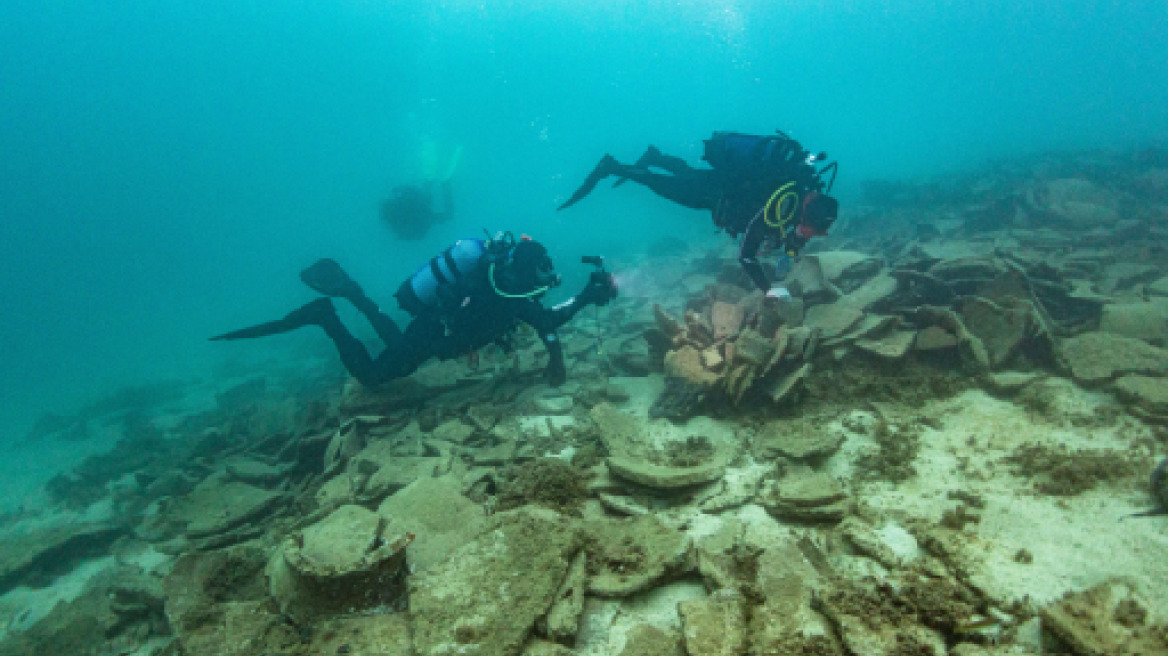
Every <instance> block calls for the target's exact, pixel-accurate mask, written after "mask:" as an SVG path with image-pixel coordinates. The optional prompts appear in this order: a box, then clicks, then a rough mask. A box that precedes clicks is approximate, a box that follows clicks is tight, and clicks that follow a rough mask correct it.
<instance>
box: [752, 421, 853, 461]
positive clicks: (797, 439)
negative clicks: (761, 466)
mask: <svg viewBox="0 0 1168 656" xmlns="http://www.w3.org/2000/svg"><path fill="white" fill-rule="evenodd" d="M843 443H844V433H843V432H842V431H838V430H830V429H828V428H826V427H822V426H820V425H819V424H816V423H807V422H791V421H770V422H768V423H767V424H766V425H765V426H764V427H763V428H762V430H760V431H759V434H758V436H757V437H756V438H755V447H756V449H758V451H757V453H758V455H759V456H760V457H762V458H765V459H767V460H773V459H774V458H776V457H784V458H793V459H795V460H817V459H820V458H825V457H827V456H830V455H831V454H833V453H835V452H836V451H839V448H840V447H841V446H842V445H843Z"/></svg>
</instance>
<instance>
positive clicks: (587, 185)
mask: <svg viewBox="0 0 1168 656" xmlns="http://www.w3.org/2000/svg"><path fill="white" fill-rule="evenodd" d="M620 168H622V167H621V165H620V163H619V162H617V161H616V158H615V157H613V156H612V155H605V156H604V157H602V158H601V160H600V163H599V164H597V165H596V168H594V169H592V173H589V174H588V177H587V178H585V179H584V184H582V185H580V188H579V189H577V190H576V193H574V194H572V197H571V198H569V199H568V201H567V202H566V203H564V204H563V205H560V206H559V207H558V208H557V211H559V210H565V209H568V208H569V207H571V206H573V205H575V204H576V203H579V202H580V201H582V200H584V197H585V196H587V195H588V194H590V193H592V190H593V189H595V188H596V185H598V184H600V181H601V180H603V179H605V178H607V177H608V176H610V175H613V174H615V173H616V172H617V171H618V170H619V169H620Z"/></svg>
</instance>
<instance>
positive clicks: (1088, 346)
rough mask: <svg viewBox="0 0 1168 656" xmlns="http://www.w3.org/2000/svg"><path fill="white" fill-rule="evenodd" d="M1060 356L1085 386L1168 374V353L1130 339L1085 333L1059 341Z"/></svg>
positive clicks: (1058, 351)
mask: <svg viewBox="0 0 1168 656" xmlns="http://www.w3.org/2000/svg"><path fill="white" fill-rule="evenodd" d="M1057 353H1058V356H1059V357H1060V359H1061V360H1062V362H1064V363H1065V364H1066V366H1067V368H1068V369H1069V370H1070V372H1071V376H1073V377H1074V379H1075V380H1077V381H1078V382H1080V383H1083V384H1085V385H1091V384H1100V383H1104V382H1107V381H1108V380H1111V379H1113V378H1115V377H1117V376H1121V375H1124V374H1142V375H1152V376H1156V375H1165V374H1168V351H1166V350H1164V349H1160V348H1156V347H1155V346H1152V345H1150V344H1148V343H1146V342H1144V341H1142V340H1138V339H1132V338H1130V337H1120V336H1118V335H1111V334H1108V333H1100V332H1090V333H1083V334H1082V335H1077V336H1075V337H1070V338H1068V339H1063V340H1059V342H1058V349H1057Z"/></svg>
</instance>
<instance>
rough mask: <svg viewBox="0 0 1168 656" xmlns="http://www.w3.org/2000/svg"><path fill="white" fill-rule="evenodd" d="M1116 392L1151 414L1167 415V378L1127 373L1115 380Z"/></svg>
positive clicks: (1128, 401)
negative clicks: (1127, 374)
mask: <svg viewBox="0 0 1168 656" xmlns="http://www.w3.org/2000/svg"><path fill="white" fill-rule="evenodd" d="M1113 389H1114V390H1115V392H1116V394H1118V395H1119V397H1120V398H1121V399H1123V400H1124V401H1126V402H1127V403H1131V404H1133V405H1136V406H1138V407H1139V408H1141V409H1142V410H1144V411H1145V412H1148V413H1151V414H1153V415H1168V379H1164V378H1154V377H1151V376H1140V375H1135V374H1132V375H1129V376H1123V377H1121V378H1120V379H1119V380H1117V381H1115V384H1114V386H1113Z"/></svg>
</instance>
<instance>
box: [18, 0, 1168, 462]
mask: <svg viewBox="0 0 1168 656" xmlns="http://www.w3.org/2000/svg"><path fill="white" fill-rule="evenodd" d="M1166 15H1168V12H1165V11H1164V10H1163V3H1160V2H1152V1H1145V2H1141V1H1134V2H1122V3H1121V2H1101V1H1100V2H1089V1H1083V0H1073V1H1070V2H1062V3H1057V4H1055V3H1048V2H1037V1H1029V2H1021V3H1019V2H1006V1H1004V0H991V1H988V2H978V3H972V2H969V3H925V2H849V3H833V2H810V1H799V2H776V1H773V0H772V1H750V2H733V1H727V0H723V1H713V0H710V1H706V0H694V1H688V2H661V1H651V2H636V3H632V2H629V3H625V2H604V1H601V2H582V1H577V2H557V1H551V0H549V1H546V2H539V3H536V2H530V1H524V2H520V1H511V2H462V1H449V2H371V1H362V2H357V1H350V0H338V1H335V2H249V1H242V2H241V1H238V0H233V1H231V2H222V1H219V0H209V1H207V2H199V3H175V2H163V3H142V2H124V1H116V0H115V1H112V2H111V1H108V0H103V1H101V2H93V1H88V0H74V1H70V2H55V1H54V2H50V1H42V0H31V1H29V2H16V1H13V0H7V1H5V2H2V3H0V273H2V275H3V284H2V286H0V287H2V289H3V296H2V298H3V308H4V313H3V318H2V319H0V353H2V354H3V355H2V356H0V363H2V364H0V442H16V441H19V440H22V439H23V436H24V434H25V433H26V432H27V431H28V429H29V427H30V426H31V425H32V423H33V421H34V420H35V419H36V418H37V417H38V416H40V415H41V414H43V413H45V412H50V411H52V412H61V413H70V412H74V411H76V409H77V408H78V407H79V406H80V405H82V404H84V403H87V402H90V401H92V400H93V399H94V398H98V397H100V396H101V394H103V393H107V392H109V391H110V390H111V389H116V388H117V387H118V386H120V385H125V384H140V383H143V382H147V381H152V380H159V379H173V378H187V377H198V376H205V375H207V372H210V371H212V370H214V368H215V367H216V366H218V365H220V364H221V363H222V362H223V361H225V360H228V359H231V358H237V357H243V356H245V355H246V354H249V353H255V352H257V351H255V349H265V352H266V353H274V354H276V355H277V356H279V354H280V353H281V350H280V349H281V348H282V347H283V345H285V344H291V342H290V341H281V340H284V339H288V340H293V339H295V338H292V337H289V338H279V339H273V340H265V342H266V343H265V344H264V345H263V346H258V345H256V344H231V345H223V344H210V343H208V342H206V341H205V338H206V337H207V336H209V335H213V334H216V333H219V332H222V331H224V330H227V329H230V328H234V327H237V326H240V325H244V324H248V323H252V322H254V321H259V320H263V319H267V318H272V317H275V316H279V315H281V314H282V313H284V312H285V311H287V310H288V309H290V308H292V307H294V306H296V305H297V304H299V303H301V302H303V301H305V300H308V299H309V298H311V295H310V293H309V292H308V290H306V289H304V288H303V287H302V286H301V285H300V283H299V281H298V280H297V278H296V272H297V271H298V270H299V269H300V268H301V267H303V266H305V265H306V264H308V263H310V262H312V261H313V260H314V259H315V258H317V257H321V256H331V257H334V258H337V259H338V260H341V261H342V262H343V263H345V264H346V266H347V267H348V268H349V269H350V271H351V272H352V273H353V274H354V276H355V277H356V278H358V280H360V281H361V282H362V283H363V284H364V285H365V286H366V288H367V289H368V290H369V291H370V293H371V294H372V295H373V296H374V297H375V298H379V299H385V301H386V303H387V304H388V303H389V294H390V293H391V292H392V291H393V289H395V288H396V286H397V284H398V283H399V282H400V281H401V279H402V278H403V277H404V276H406V275H407V274H408V273H409V272H410V271H412V270H413V269H414V267H416V266H417V265H418V264H419V263H420V262H421V261H423V260H424V259H426V258H427V257H429V256H430V255H431V254H433V253H434V252H436V251H437V250H438V249H440V248H442V247H443V246H445V245H446V244H447V243H448V242H450V241H453V240H454V239H457V238H459V237H462V236H467V235H477V234H481V229H482V228H484V227H486V228H490V229H492V230H495V229H511V230H515V231H517V232H527V233H530V234H531V235H533V236H536V237H537V238H541V239H543V240H544V241H545V242H546V243H547V244H548V245H549V247H550V248H551V250H552V252H553V255H556V256H557V257H558V259H559V261H560V268H561V269H563V270H564V271H565V272H566V273H567V274H569V276H568V277H569V280H568V283H567V285H566V289H565V292H570V291H574V289H575V288H576V287H577V286H578V285H580V284H582V283H583V280H584V275H585V273H586V271H585V270H584V268H583V267H579V266H577V265H576V264H575V263H576V262H578V258H579V256H580V255H582V254H587V253H591V252H601V253H604V254H606V255H610V256H613V257H614V261H615V262H616V263H617V264H619V261H620V257H621V256H622V255H626V254H631V253H636V252H640V251H643V250H645V249H647V248H648V247H649V245H650V244H652V242H653V241H654V240H655V239H657V238H659V237H661V236H665V235H670V236H677V237H681V238H684V239H725V237H724V236H716V235H714V234H713V233H712V230H711V225H710V219H709V216H708V214H706V213H702V212H694V211H690V210H685V209H683V208H680V207H677V206H674V205H670V204H668V203H666V202H664V201H660V200H658V199H655V198H653V197H652V196H651V195H650V194H649V193H648V192H647V191H645V190H644V189H641V188H637V187H636V185H627V186H625V187H622V188H620V189H617V190H611V189H608V188H607V186H602V187H601V188H600V189H598V191H597V192H596V193H595V194H594V195H593V196H592V197H590V198H589V199H588V200H587V201H586V202H583V203H581V204H580V205H579V206H577V207H575V208H573V209H572V210H571V211H569V212H563V213H556V212H555V207H556V205H557V204H558V203H559V202H561V201H562V200H563V199H565V198H566V197H567V195H569V194H570V193H571V192H572V190H573V189H574V188H575V187H576V185H577V184H578V183H579V181H580V180H581V179H582V178H583V176H584V175H586V174H587V172H588V171H589V170H590V169H591V167H592V166H593V165H594V163H595V162H596V161H597V160H598V159H599V158H600V156H601V155H602V154H604V153H605V152H610V153H612V154H614V155H616V156H617V157H618V158H620V159H622V160H632V159H634V158H635V157H636V156H637V155H638V154H639V153H640V152H641V151H642V150H643V148H644V146H645V145H646V144H649V143H653V144H656V145H658V146H660V147H661V148H662V149H664V150H666V151H668V152H673V153H676V154H679V155H683V156H685V157H687V158H689V159H690V160H691V161H696V160H697V157H698V156H699V155H700V146H701V139H702V138H703V137H706V136H708V135H709V133H710V132H711V131H712V130H715V129H733V130H741V131H751V132H760V133H765V132H769V131H771V130H773V129H775V128H782V129H783V130H785V131H787V132H789V133H790V134H792V135H793V136H795V137H797V138H799V139H800V140H801V141H803V143H804V144H805V145H807V146H808V147H809V148H812V149H815V150H827V151H828V152H829V153H830V154H831V155H832V156H833V157H834V158H836V159H838V160H839V161H840V162H841V167H840V171H841V173H840V178H839V184H838V187H837V190H838V191H839V195H840V196H841V198H842V200H843V202H844V205H843V212H844V215H845V216H846V214H847V212H848V202H849V201H852V202H854V200H855V199H856V196H857V192H858V189H859V184H860V182H861V181H863V180H865V179H870V178H900V177H916V176H927V175H929V174H931V173H934V172H947V171H954V170H961V169H963V168H966V167H972V166H975V165H977V164H978V163H981V162H983V161H985V160H986V159H989V158H996V157H1003V156H1016V155H1020V154H1021V155H1025V154H1027V153H1036V152H1041V151H1043V150H1047V149H1067V148H1081V147H1098V146H1106V145H1116V146H1128V145H1133V144H1140V143H1144V142H1149V141H1154V140H1163V139H1164V138H1165V136H1168V94H1165V93H1164V91H1163V87H1162V84H1163V80H1164V79H1168V54H1166V51H1165V49H1164V48H1163V38H1164V34H1165V28H1166V27H1168V25H1166V23H1168V19H1166V18H1165V16H1166ZM457 149H461V152H462V156H461V161H460V162H459V165H458V167H457V170H456V171H455V174H454V179H453V181H454V185H455V196H456V203H457V218H456V219H455V220H454V221H453V222H451V223H448V224H445V225H442V226H440V227H439V228H437V229H435V230H432V231H431V232H430V234H429V235H428V236H427V238H426V239H424V240H422V241H417V242H402V241H398V240H396V239H395V238H394V237H393V235H392V234H391V233H390V232H389V231H388V230H387V229H385V227H384V226H383V225H381V223H380V221H379V220H378V218H377V206H378V203H379V201H380V200H381V199H382V198H384V197H385V196H386V195H387V194H388V193H389V191H390V190H391V189H392V188H393V187H394V186H395V185H397V184H401V183H403V182H410V181H416V180H417V179H419V178H420V177H422V176H424V175H426V174H427V173H432V171H433V170H434V169H435V168H442V166H443V164H442V162H444V161H446V160H447V159H448V158H450V157H452V153H453V152H454V151H455V150H457ZM435 162H437V164H436V163H435ZM314 337H317V338H318V341H319V342H320V344H319V346H320V348H321V349H322V350H327V349H328V344H327V343H326V342H325V341H324V339H323V337H319V336H314ZM313 343H314V344H315V343H317V342H313ZM287 353H288V354H289V356H288V357H299V355H298V353H299V351H296V350H294V349H289V350H288V351H287Z"/></svg>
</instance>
